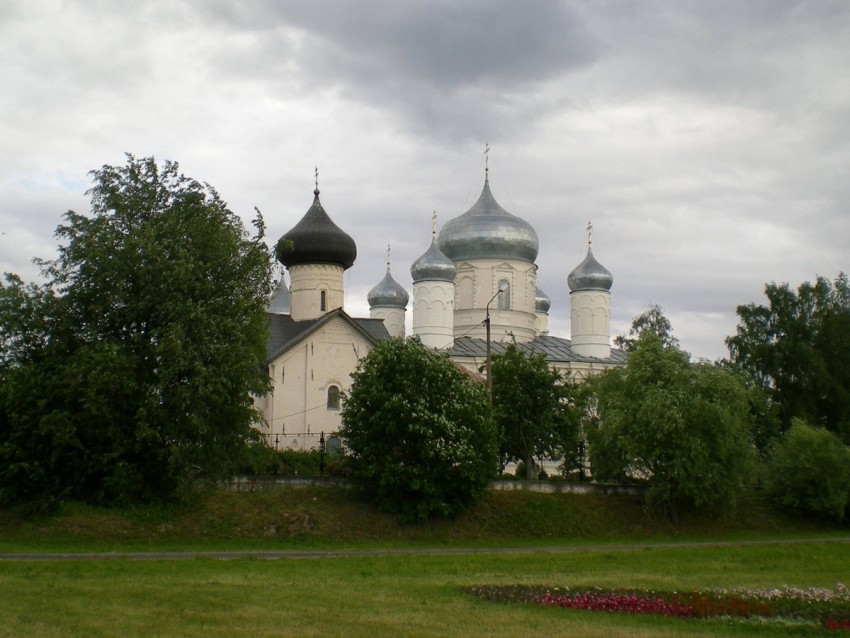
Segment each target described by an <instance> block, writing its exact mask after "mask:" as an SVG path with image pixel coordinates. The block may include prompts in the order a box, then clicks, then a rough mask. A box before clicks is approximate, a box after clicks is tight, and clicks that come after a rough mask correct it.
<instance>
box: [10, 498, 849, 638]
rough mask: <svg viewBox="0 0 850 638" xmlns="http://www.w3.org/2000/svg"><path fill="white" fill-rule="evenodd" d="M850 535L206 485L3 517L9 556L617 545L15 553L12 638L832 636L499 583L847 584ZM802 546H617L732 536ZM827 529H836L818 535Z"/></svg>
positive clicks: (588, 510) (589, 510) (766, 519)
mask: <svg viewBox="0 0 850 638" xmlns="http://www.w3.org/2000/svg"><path fill="white" fill-rule="evenodd" d="M825 537H839V538H844V539H847V538H848V537H850V535H848V534H847V529H846V528H835V527H828V526H827V527H825V526H821V525H818V524H815V523H812V522H810V521H805V520H800V519H793V518H788V517H784V516H782V515H780V514H778V513H776V512H775V511H773V510H772V509H771V508H770V507H769V506H767V505H766V504H764V503H763V502H762V501H760V500H759V499H758V498H756V497H753V498H751V499H750V500H748V501H747V502H745V503H743V504H742V506H741V507H740V508H739V509H738V510H737V513H735V514H732V515H730V516H728V517H720V518H718V517H711V516H704V515H699V514H696V513H692V514H691V515H690V516H688V517H686V518H684V519H683V521H682V522H681V523H680V524H678V525H676V526H673V525H671V524H670V523H669V522H667V521H665V520H663V519H659V518H657V517H653V516H652V515H650V514H648V513H646V512H645V511H644V510H643V507H642V506H641V504H640V502H639V500H638V499H635V498H627V497H592V496H576V495H538V494H520V493H501V494H498V493H497V494H488V495H487V497H485V499H484V500H483V501H482V502H481V503H480V504H479V505H478V506H476V507H475V508H474V509H472V510H471V511H469V512H468V513H467V514H465V515H464V516H462V517H460V518H459V519H457V520H455V521H432V522H429V523H427V524H424V525H407V526H406V525H400V524H399V523H398V522H397V521H396V520H395V519H394V518H393V517H392V516H388V515H385V514H382V513H380V512H377V511H375V510H374V509H373V508H372V507H370V506H368V505H367V504H364V503H363V502H360V501H358V500H357V499H356V498H354V497H353V496H352V495H351V494H348V493H341V492H339V491H333V490H327V489H310V490H303V489H302V490H281V491H275V492H267V493H255V494H228V493H215V494H207V495H205V496H204V497H203V498H200V499H199V500H198V501H197V502H196V503H194V504H193V505H192V506H191V507H153V508H134V509H132V510H126V511H116V510H98V509H94V508H90V507H85V506H80V505H68V506H66V507H64V508H63V509H62V510H61V511H60V512H59V513H58V514H57V515H54V516H50V517H46V518H42V519H36V520H24V519H20V518H18V517H16V516H14V515H12V514H10V513H8V512H7V513H0V552H29V551H36V552H39V551H41V552H44V551H71V552H88V551H109V552H119V553H120V552H122V551H130V550H134V551H137V550H178V551H179V550H192V549H196V550H221V549H237V550H239V549H267V550H277V551H279V550H288V549H341V548H352V547H362V548H407V547H471V548H476V549H478V550H479V551H481V550H488V549H489V548H498V547H518V546H522V547H532V548H533V547H544V546H553V545H594V546H596V545H605V544H610V545H611V547H608V548H603V549H594V550H588V551H581V552H569V553H557V554H552V553H546V552H538V551H533V552H531V553H521V554H504V553H497V552H496V551H492V552H490V551H485V552H484V553H476V554H469V555H441V556H433V555H432V556H414V555H403V556H400V555H395V556H369V557H343V556H338V557H333V558H320V559H316V558H309V559H304V558H302V559H280V560H263V559H258V558H250V559H238V560H210V559H190V560H144V561H137V560H130V559H126V558H113V559H109V560H100V561H98V560H78V561H73V562H59V561H0V636H34V637H41V636H44V637H54V636H122V637H125V636H204V637H209V636H244V637H248V636H368V637H369V638H380V637H382V636H506V637H507V636H510V637H511V638H516V637H517V636H538V635H540V636H613V637H618V636H624V637H625V636H629V637H638V636H789V635H791V636H820V635H836V634H830V633H828V632H826V631H825V630H823V629H821V628H820V627H814V626H793V627H788V626H783V625H778V624H759V623H756V622H744V621H737V622H731V621H723V620H677V619H667V618H657V617H649V616H627V615H619V614H605V613H599V612H578V611H566V610H560V609H550V608H540V607H527V606H519V605H500V604H495V603H491V602H487V601H483V600H480V599H477V598H474V597H472V596H469V595H467V594H463V593H461V592H460V591H459V590H458V588H459V587H460V586H467V585H476V584H477V585H483V584H520V583H526V584H545V585H550V586H564V585H569V586H571V587H593V586H600V587H606V588H607V587H635V588H656V589H665V590H673V589H675V590H692V589H705V588H711V587H727V588H731V587H739V586H744V587H753V588H772V587H776V586H781V585H794V586H799V587H815V586H817V587H829V588H831V587H834V586H835V584H836V583H837V582H839V581H843V582H845V583H847V582H849V581H850V545H848V544H847V543H846V542H839V541H828V540H823V539H825ZM779 538H795V539H804V538H811V539H814V540H812V541H811V542H802V543H796V544H781V543H775V544H768V545H740V546H719V547H700V548H685V547H655V548H650V549H636V550H631V551H619V550H617V549H615V547H614V545H624V544H629V543H633V542H650V543H651V542H669V541H671V540H672V541H686V540H691V539H696V540H727V541H728V540H731V539H779ZM817 539H821V540H817Z"/></svg>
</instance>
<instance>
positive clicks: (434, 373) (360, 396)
mask: <svg viewBox="0 0 850 638" xmlns="http://www.w3.org/2000/svg"><path fill="white" fill-rule="evenodd" d="M352 376H353V379H354V380H353V383H352V386H351V391H350V393H349V395H348V396H347V397H346V398H345V403H344V406H343V411H342V427H341V428H340V434H341V435H342V437H343V438H344V439H345V442H346V444H347V447H348V449H349V450H350V453H351V459H352V471H353V475H354V476H355V477H357V478H360V479H361V480H362V481H363V483H364V487H365V489H366V491H367V494H369V495H370V497H372V498H374V500H375V501H376V502H377V503H378V505H379V506H380V507H381V508H382V509H385V510H387V511H391V512H397V513H399V514H400V515H401V517H402V518H403V519H405V520H425V519H427V518H428V517H429V516H432V515H439V516H452V515H454V514H456V513H458V512H459V511H460V510H462V509H463V508H465V507H467V506H468V505H470V504H471V503H473V502H474V501H475V500H476V498H477V497H478V496H479V495H480V494H481V493H482V491H483V490H484V488H485V487H486V486H487V483H488V482H489V481H490V479H492V478H493V477H494V475H495V473H496V463H497V445H498V443H497V435H496V430H495V426H494V424H493V419H492V417H491V413H490V408H489V405H488V401H487V392H486V388H485V387H484V386H483V385H481V384H480V383H476V382H475V381H473V380H472V379H471V378H470V377H469V376H468V375H466V374H464V373H463V372H461V371H460V370H459V369H458V368H457V367H456V366H455V365H454V364H453V363H452V362H451V360H450V359H449V358H448V356H446V355H444V354H437V353H435V352H432V351H430V350H427V349H425V348H424V347H423V346H422V345H421V344H420V343H419V342H418V341H417V340H415V339H409V340H407V341H404V340H401V339H389V340H386V341H382V342H380V343H379V344H377V345H376V347H375V348H373V349H372V350H371V351H370V352H369V354H368V355H367V356H366V357H365V358H364V359H363V360H362V361H361V362H360V364H359V366H358V369H357V371H356V372H355V373H354V374H353V375H352Z"/></svg>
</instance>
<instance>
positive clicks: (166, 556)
mask: <svg viewBox="0 0 850 638" xmlns="http://www.w3.org/2000/svg"><path fill="white" fill-rule="evenodd" d="M806 543H845V544H846V543H850V536H847V537H840V536H839V537H832V538H793V539H778V540H753V541H705V542H688V541H685V542H681V543H675V542H668V543H632V544H615V545H558V546H553V547H471V548H463V547H458V548H450V547H441V548H411V549H329V550H292V551H263V550H258V551H244V552H241V551H221V552H217V551H210V552H191V551H187V552H97V553H45V554H42V553H30V554H25V553H22V554H14V553H8V554H0V561H74V560H188V559H196V558H207V559H213V560H236V559H242V558H259V559H265V560H281V559H293V558H301V559H309V558H349V557H358V556H366V557H370V556H373V557H380V556H457V555H465V554H565V553H570V552H630V551H638V550H651V549H702V548H721V547H744V546H754V545H800V544H806Z"/></svg>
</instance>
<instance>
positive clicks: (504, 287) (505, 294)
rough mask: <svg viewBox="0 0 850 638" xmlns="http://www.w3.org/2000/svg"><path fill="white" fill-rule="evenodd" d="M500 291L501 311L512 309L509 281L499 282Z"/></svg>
mask: <svg viewBox="0 0 850 638" xmlns="http://www.w3.org/2000/svg"><path fill="white" fill-rule="evenodd" d="M499 290H501V291H502V294H500V295H499V310H510V309H511V284H510V282H509V281H508V280H507V279H502V280H500V281H499Z"/></svg>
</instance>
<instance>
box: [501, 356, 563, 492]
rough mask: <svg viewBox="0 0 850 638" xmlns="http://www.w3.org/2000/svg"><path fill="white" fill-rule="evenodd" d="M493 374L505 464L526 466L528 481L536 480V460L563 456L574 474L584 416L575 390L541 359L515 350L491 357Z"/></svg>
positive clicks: (541, 357) (544, 359)
mask: <svg viewBox="0 0 850 638" xmlns="http://www.w3.org/2000/svg"><path fill="white" fill-rule="evenodd" d="M492 373H493V408H494V416H495V418H496V424H497V425H498V427H499V430H500V434H501V445H500V450H499V453H500V455H501V456H502V458H503V459H505V460H508V461H522V463H523V468H524V469H525V471H526V478H528V479H535V478H537V471H536V464H535V462H534V457H535V456H543V455H545V456H550V457H551V456H563V457H564V458H565V459H568V462H567V465H568V466H571V467H570V469H573V468H574V467H576V465H577V460H576V459H577V456H578V442H579V430H580V427H579V426H580V414H579V412H578V410H577V409H576V408H575V403H574V397H575V395H576V394H577V391H576V389H575V387H574V385H573V384H572V383H569V382H566V381H565V380H564V379H563V378H562V377H561V375H560V373H559V372H558V371H557V370H555V369H553V368H550V367H549V364H548V363H547V362H546V358H545V357H544V356H543V355H542V354H539V353H538V354H530V355H526V354H525V353H524V352H522V351H521V350H520V349H519V348H518V347H517V346H515V345H513V344H511V345H509V346H508V347H507V349H506V350H505V351H504V352H502V353H500V354H497V355H495V356H494V357H493V361H492Z"/></svg>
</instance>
